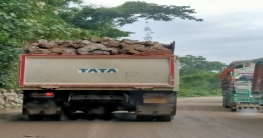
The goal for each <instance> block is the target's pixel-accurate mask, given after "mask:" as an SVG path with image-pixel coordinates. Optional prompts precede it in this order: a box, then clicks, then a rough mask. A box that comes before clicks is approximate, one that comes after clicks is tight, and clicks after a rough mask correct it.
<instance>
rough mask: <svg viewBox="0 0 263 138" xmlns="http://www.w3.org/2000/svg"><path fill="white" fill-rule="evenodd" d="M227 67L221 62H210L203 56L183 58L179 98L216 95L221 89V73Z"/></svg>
mask: <svg viewBox="0 0 263 138" xmlns="http://www.w3.org/2000/svg"><path fill="white" fill-rule="evenodd" d="M225 66H226V65H225V64H223V63H220V62H209V61H207V60H206V58H204V57H202V56H192V55H186V56H185V57H181V58H180V92H179V96H187V97H193V96H209V95H215V94H216V91H217V90H218V89H220V83H221V82H220V79H219V78H218V76H219V72H220V71H221V70H222V69H223V68H224V67H225Z"/></svg>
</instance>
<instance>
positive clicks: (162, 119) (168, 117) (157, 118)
mask: <svg viewBox="0 0 263 138" xmlns="http://www.w3.org/2000/svg"><path fill="white" fill-rule="evenodd" d="M173 118H174V117H173V116H171V115H166V116H157V117H156V121H164V122H170V121H172V120H173Z"/></svg>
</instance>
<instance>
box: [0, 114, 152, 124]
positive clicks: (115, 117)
mask: <svg viewBox="0 0 263 138" xmlns="http://www.w3.org/2000/svg"><path fill="white" fill-rule="evenodd" d="M1 121H8V122H37V121H45V122H56V120H54V118H52V117H51V116H43V117H41V119H40V120H37V121H30V120H29V119H28V117H27V116H25V115H21V114H18V113H6V114H0V122H1ZM65 121H66V122H70V121H73V122H74V121H120V122H141V121H137V120H136V115H135V114H133V113H113V114H112V116H110V117H107V119H105V117H101V116H98V115H97V116H96V115H92V116H87V115H86V114H84V113H75V114H72V115H70V116H69V117H68V119H66V120H65ZM153 121H154V120H153ZM153 121H143V122H153Z"/></svg>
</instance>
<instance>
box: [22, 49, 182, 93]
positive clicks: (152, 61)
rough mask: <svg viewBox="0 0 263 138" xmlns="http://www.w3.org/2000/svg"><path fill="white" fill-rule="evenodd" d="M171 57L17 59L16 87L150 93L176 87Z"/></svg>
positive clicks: (41, 57)
mask: <svg viewBox="0 0 263 138" xmlns="http://www.w3.org/2000/svg"><path fill="white" fill-rule="evenodd" d="M178 75H179V71H178V62H177V59H176V56H174V55H147V56H146V55H26V54H25V55H21V60H20V79H19V86H20V87H21V88H22V89H24V90H27V89H28V90H32V89H43V88H53V89H61V90H63V89H67V90H69V89H80V90H82V89H96V90H103V89H114V90H119V89H120V90H122V89H131V90H132V89H153V90H171V89H173V88H174V87H177V85H178V81H179V80H178V77H179V76H178Z"/></svg>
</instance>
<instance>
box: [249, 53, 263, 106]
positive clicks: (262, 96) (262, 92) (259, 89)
mask: <svg viewBox="0 0 263 138" xmlns="http://www.w3.org/2000/svg"><path fill="white" fill-rule="evenodd" d="M253 62H254V63H255V70H254V78H253V81H252V89H251V93H252V95H253V96H254V97H255V98H256V99H257V100H258V104H259V105H260V107H261V109H262V107H263V58H258V59H254V60H253Z"/></svg>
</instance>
